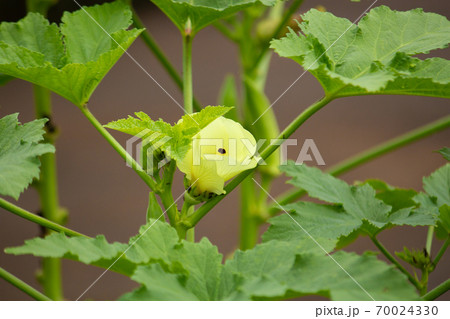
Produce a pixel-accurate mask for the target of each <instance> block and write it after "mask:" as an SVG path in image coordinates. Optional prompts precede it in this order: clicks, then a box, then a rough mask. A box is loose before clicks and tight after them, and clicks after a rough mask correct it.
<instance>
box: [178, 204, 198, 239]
mask: <svg viewBox="0 0 450 319" xmlns="http://www.w3.org/2000/svg"><path fill="white" fill-rule="evenodd" d="M194 209H195V205H192V204H190V203H189V202H188V201H187V200H186V199H185V200H184V203H183V207H182V209H181V218H183V217H187V216H190V215H192V213H193V212H194ZM180 239H181V238H180ZM186 240H187V241H190V242H192V243H193V242H195V229H194V228H191V229H188V230H187V231H186Z"/></svg>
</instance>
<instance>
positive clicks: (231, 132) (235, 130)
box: [177, 117, 257, 195]
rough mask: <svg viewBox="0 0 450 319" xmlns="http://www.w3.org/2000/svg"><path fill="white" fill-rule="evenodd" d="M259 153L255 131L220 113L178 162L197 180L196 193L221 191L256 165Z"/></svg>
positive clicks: (200, 133)
mask: <svg viewBox="0 0 450 319" xmlns="http://www.w3.org/2000/svg"><path fill="white" fill-rule="evenodd" d="M255 153H256V141H255V138H254V137H253V135H252V134H251V133H250V132H249V131H247V130H246V129H244V128H243V127H242V125H241V124H239V123H237V122H235V121H233V120H230V119H227V118H224V117H219V118H217V119H216V120H214V121H213V122H211V123H210V124H209V125H208V126H206V127H205V128H204V129H202V130H201V131H200V132H198V133H197V134H196V135H195V136H194V137H193V139H192V148H191V149H190V150H189V151H188V152H187V154H186V156H185V158H184V160H183V161H182V162H180V163H177V166H178V168H179V169H180V171H182V172H183V173H185V174H186V178H187V179H188V180H189V181H190V182H191V183H193V189H194V194H195V195H198V194H203V193H205V192H208V193H214V194H217V195H220V194H224V193H225V191H224V189H223V188H224V185H225V182H226V181H227V180H229V179H230V178H233V177H234V176H236V175H237V174H239V173H241V172H243V171H245V170H247V169H251V168H254V167H255V166H256V164H257V161H256V159H255V158H254V157H253V156H254V155H255Z"/></svg>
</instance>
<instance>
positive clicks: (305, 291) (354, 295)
mask: <svg viewBox="0 0 450 319" xmlns="http://www.w3.org/2000/svg"><path fill="white" fill-rule="evenodd" d="M333 258H334V260H333V259H331V258H330V257H329V256H324V255H317V254H303V253H301V252H300V251H299V250H297V249H295V250H293V249H292V246H291V245H289V243H284V242H279V241H275V240H274V241H270V242H267V243H263V244H260V245H257V246H256V247H255V248H253V249H251V250H247V251H244V252H242V251H238V252H236V253H235V257H234V259H233V260H229V261H227V263H226V264H225V270H224V272H230V273H232V274H235V275H236V276H237V278H238V279H237V280H238V284H237V288H236V289H235V291H234V292H233V293H232V294H230V296H229V297H228V299H232V300H245V299H247V300H248V299H269V300H273V299H275V300H277V299H286V298H294V297H299V296H303V295H309V294H317V295H322V296H324V297H327V298H330V299H332V300H371V298H370V297H369V295H367V294H366V292H364V290H363V289H361V287H363V288H364V289H365V290H366V291H367V292H368V293H369V294H370V296H372V297H373V298H374V299H376V300H417V299H418V296H417V293H416V292H415V289H414V287H413V286H412V285H410V284H409V283H408V281H407V279H406V277H405V276H404V275H403V274H401V273H400V272H398V271H397V270H396V269H395V268H394V267H392V266H388V265H387V264H385V263H384V262H382V261H379V260H377V259H376V257H375V256H373V255H372V254H364V255H362V256H359V255H357V254H355V253H346V252H338V253H335V254H333ZM335 261H336V262H335ZM337 263H338V264H339V265H340V266H342V268H343V269H344V270H345V271H346V272H347V273H346V272H345V271H344V270H343V269H342V268H341V267H340V266H339V265H338V264H337ZM368 269H370V270H371V271H367V270H368ZM349 275H350V276H352V277H353V278H354V279H355V280H356V281H357V283H358V284H359V285H360V286H361V287H360V286H358V284H356V283H355V282H354V281H353V280H352V278H351V277H350V276H349Z"/></svg>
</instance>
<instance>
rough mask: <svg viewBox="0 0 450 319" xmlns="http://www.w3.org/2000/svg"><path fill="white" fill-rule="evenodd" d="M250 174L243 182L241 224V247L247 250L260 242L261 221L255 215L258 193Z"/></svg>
mask: <svg viewBox="0 0 450 319" xmlns="http://www.w3.org/2000/svg"><path fill="white" fill-rule="evenodd" d="M253 175H254V174H252V175H250V176H248V177H247V178H246V179H244V180H243V181H242V183H241V225H240V227H241V228H240V248H241V249H242V250H247V249H251V248H253V247H254V246H255V245H256V243H257V242H258V230H259V223H258V220H257V218H256V216H255V205H257V203H256V196H255V195H256V194H255V187H254V186H255V185H254V183H253V180H252V179H251V177H252V176H253Z"/></svg>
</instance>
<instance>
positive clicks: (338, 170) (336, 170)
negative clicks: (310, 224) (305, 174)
mask: <svg viewBox="0 0 450 319" xmlns="http://www.w3.org/2000/svg"><path fill="white" fill-rule="evenodd" d="M448 127H450V116H446V117H444V118H442V119H439V120H437V121H434V122H431V123H429V124H426V125H424V126H421V127H419V128H417V129H414V130H412V131H410V132H407V133H405V134H402V135H400V136H397V137H395V138H393V139H391V140H388V141H386V142H384V143H382V144H379V145H377V146H375V147H373V148H370V149H368V150H367V151H364V152H362V153H359V154H357V155H355V156H352V157H350V158H349V159H347V160H344V161H342V162H340V163H338V164H337V165H334V166H333V167H331V168H330V169H329V170H327V172H328V173H329V174H331V175H334V176H338V175H341V174H343V173H345V172H347V171H350V170H352V169H354V168H356V167H358V166H360V165H362V164H364V163H367V162H369V161H371V160H373V159H375V158H378V157H380V156H382V155H384V154H386V153H389V152H391V151H394V150H396V149H398V148H400V147H403V146H405V145H408V144H410V143H413V142H415V141H418V140H420V139H422V138H425V137H427V136H429V135H432V134H434V133H437V132H439V131H442V130H444V129H446V128H448ZM304 194H305V191H304V190H302V189H295V190H293V191H288V192H286V193H285V194H283V195H281V196H279V197H278V198H277V202H278V203H280V205H286V204H289V203H291V202H293V201H294V200H296V199H298V198H300V197H301V196H303V195H304ZM278 211H279V206H278V205H277V204H273V205H272V207H271V209H270V212H271V214H275V213H277V212H278Z"/></svg>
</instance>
